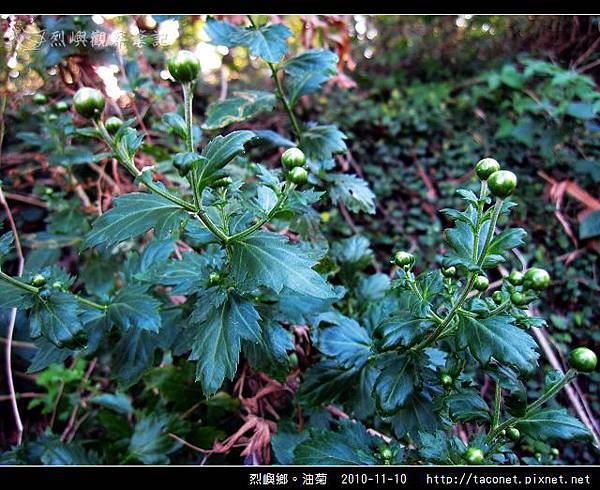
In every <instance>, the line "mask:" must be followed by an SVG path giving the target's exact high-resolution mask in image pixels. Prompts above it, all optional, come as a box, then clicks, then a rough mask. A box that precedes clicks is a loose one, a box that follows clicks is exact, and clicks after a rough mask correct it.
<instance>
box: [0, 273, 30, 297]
mask: <svg viewBox="0 0 600 490" xmlns="http://www.w3.org/2000/svg"><path fill="white" fill-rule="evenodd" d="M0 279H2V280H3V281H6V282H7V283H9V284H10V285H12V286H15V287H17V288H19V289H23V290H24V291H27V292H28V293H32V294H37V293H39V292H40V288H36V287H34V286H31V285H30V284H27V283H25V282H23V281H19V280H18V279H15V278H14V277H12V276H9V275H8V274H5V273H4V272H2V271H0Z"/></svg>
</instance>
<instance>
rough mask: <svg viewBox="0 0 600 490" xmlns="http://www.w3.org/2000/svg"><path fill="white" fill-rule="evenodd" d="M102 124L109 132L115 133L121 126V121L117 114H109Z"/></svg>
mask: <svg viewBox="0 0 600 490" xmlns="http://www.w3.org/2000/svg"><path fill="white" fill-rule="evenodd" d="M104 126H105V127H106V130H107V131H108V132H109V133H110V134H115V133H116V132H117V131H118V130H119V129H120V128H121V126H123V121H122V120H121V119H120V118H118V117H117V116H110V117H109V118H108V119H107V120H106V121H104Z"/></svg>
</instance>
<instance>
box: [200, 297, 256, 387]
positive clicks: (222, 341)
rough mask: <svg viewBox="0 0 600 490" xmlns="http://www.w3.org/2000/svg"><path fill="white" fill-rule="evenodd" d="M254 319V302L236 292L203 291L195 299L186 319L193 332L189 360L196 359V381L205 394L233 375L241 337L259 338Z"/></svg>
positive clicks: (252, 339) (237, 359)
mask: <svg viewBox="0 0 600 490" xmlns="http://www.w3.org/2000/svg"><path fill="white" fill-rule="evenodd" d="M258 320H259V315H258V313H257V311H256V309H255V308H254V305H253V304H252V303H251V302H249V301H248V300H245V299H244V298H242V297H241V296H238V295H236V294H229V295H225V294H222V293H216V292H215V291H213V290H207V291H206V293H205V294H204V295H202V296H201V297H199V298H198V301H197V303H196V309H195V310H194V312H193V314H192V316H191V318H190V327H189V328H193V329H194V330H195V331H196V332H197V333H196V335H195V337H194V340H193V345H192V352H191V354H190V359H191V360H195V361H198V363H197V368H196V380H197V381H200V384H201V385H202V390H203V391H204V393H205V395H206V396H210V395H213V394H214V393H216V392H217V390H218V389H219V388H220V387H221V385H222V384H223V381H224V380H225V378H229V379H232V378H233V377H234V376H235V373H236V370H237V365H238V361H239V356H240V347H241V341H242V339H245V340H250V341H253V342H259V341H260V334H261V328H260V325H259V324H258Z"/></svg>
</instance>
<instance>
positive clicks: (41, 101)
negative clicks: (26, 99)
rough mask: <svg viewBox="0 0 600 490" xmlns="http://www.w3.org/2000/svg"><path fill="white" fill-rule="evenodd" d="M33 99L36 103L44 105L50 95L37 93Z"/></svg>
mask: <svg viewBox="0 0 600 490" xmlns="http://www.w3.org/2000/svg"><path fill="white" fill-rule="evenodd" d="M31 100H33V103H34V104H37V105H44V104H45V103H47V102H48V97H46V96H45V95H44V94H35V95H34V96H33V98H32V99H31Z"/></svg>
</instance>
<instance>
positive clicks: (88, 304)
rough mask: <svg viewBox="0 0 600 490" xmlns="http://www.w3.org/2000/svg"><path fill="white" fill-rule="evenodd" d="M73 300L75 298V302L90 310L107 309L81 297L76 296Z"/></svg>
mask: <svg viewBox="0 0 600 490" xmlns="http://www.w3.org/2000/svg"><path fill="white" fill-rule="evenodd" d="M75 298H77V301H79V302H80V303H81V304H82V305H86V306H89V307H90V308H95V309H96V310H102V311H104V310H106V309H107V308H108V306H106V305H100V304H98V303H94V302H93V301H90V300H89V299H85V298H82V297H81V296H77V295H75Z"/></svg>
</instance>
